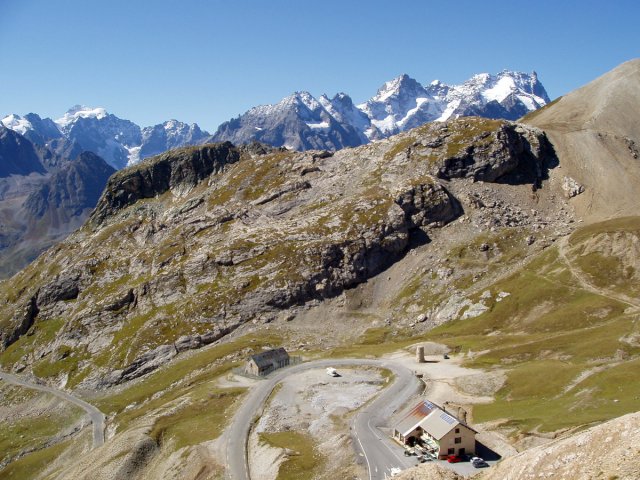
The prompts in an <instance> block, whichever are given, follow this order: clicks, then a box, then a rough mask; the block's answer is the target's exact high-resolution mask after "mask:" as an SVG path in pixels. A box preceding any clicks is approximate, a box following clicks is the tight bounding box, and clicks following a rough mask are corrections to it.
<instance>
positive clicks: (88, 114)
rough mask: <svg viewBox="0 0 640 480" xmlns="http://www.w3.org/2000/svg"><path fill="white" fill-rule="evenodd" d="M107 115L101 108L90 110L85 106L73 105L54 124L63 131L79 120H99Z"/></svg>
mask: <svg viewBox="0 0 640 480" xmlns="http://www.w3.org/2000/svg"><path fill="white" fill-rule="evenodd" d="M107 115H109V113H108V112H107V110H106V109H104V108H102V107H98V108H91V107H87V106H85V105H75V106H73V107H71V108H70V109H69V110H67V112H66V113H65V114H64V115H63V116H62V117H60V118H58V119H57V120H56V121H55V122H56V123H57V124H58V125H59V126H60V128H61V129H65V128H67V127H68V126H69V124H71V123H73V122H75V121H76V120H78V119H79V118H96V119H98V120H101V119H103V118H105V117H106V116H107Z"/></svg>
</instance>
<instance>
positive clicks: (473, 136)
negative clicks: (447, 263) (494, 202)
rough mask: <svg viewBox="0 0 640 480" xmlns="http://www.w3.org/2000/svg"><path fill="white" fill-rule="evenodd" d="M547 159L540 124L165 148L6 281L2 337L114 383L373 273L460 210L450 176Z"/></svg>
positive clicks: (114, 184) (74, 371) (496, 171)
mask: <svg viewBox="0 0 640 480" xmlns="http://www.w3.org/2000/svg"><path fill="white" fill-rule="evenodd" d="M473 152H476V154H475V155H474V154H473ZM553 162H554V158H553V152H552V150H551V149H550V148H548V144H547V142H546V138H545V136H544V134H543V133H542V132H541V131H538V130H536V129H531V128H527V127H523V126H518V125H514V124H510V123H508V122H500V121H487V120H483V119H476V118H469V119H464V120H457V121H452V122H446V123H443V124H430V125H426V126H424V127H421V128H419V129H416V130H412V131H410V132H407V133H405V134H403V135H400V136H398V137H396V138H394V139H393V140H392V141H383V142H378V143H376V144H372V145H368V146H364V147H360V148H357V149H346V150H343V151H340V152H337V153H335V154H331V153H328V152H308V153H295V152H289V151H285V150H281V149H273V148H271V147H266V146H263V145H258V144H253V145H248V146H245V147H240V148H238V147H234V146H233V145H231V144H229V143H222V144H214V145H205V146H203V147H200V148H187V149H180V150H176V151H173V152H169V153H166V154H163V155H161V156H158V157H155V158H153V159H149V160H147V161H144V162H142V163H140V164H139V165H137V166H135V167H132V168H129V169H125V170H122V171H120V172H118V173H117V174H115V175H114V176H113V177H111V179H110V180H109V183H108V186H107V188H106V190H105V193H104V194H103V196H102V197H101V199H100V201H99V202H98V206H97V207H96V209H95V211H94V213H93V214H92V216H91V219H90V221H89V222H88V223H87V224H86V225H85V227H84V228H82V229H81V230H79V231H78V232H76V233H75V234H73V235H72V236H71V237H69V238H68V239H67V240H66V241H65V242H63V243H62V244H60V245H59V246H57V247H55V248H54V249H52V250H50V251H49V252H47V253H46V254H45V255H43V256H42V257H40V258H39V259H38V261H37V262H35V263H34V264H33V265H32V266H31V267H29V268H28V269H26V270H25V271H24V272H22V273H21V274H20V275H18V276H17V277H16V278H15V279H14V280H13V281H12V282H11V283H10V284H4V285H3V290H2V295H3V298H5V299H6V300H7V301H8V302H10V303H11V304H14V305H19V306H20V309H19V310H18V311H17V312H18V313H16V311H15V310H14V309H13V308H12V309H7V308H6V307H5V308H4V309H2V310H0V325H1V328H2V341H3V344H4V345H5V347H8V349H9V350H8V351H11V352H14V353H12V356H15V358H16V365H20V368H24V367H27V366H28V367H29V368H31V367H36V368H37V367H38V365H41V364H43V362H45V363H46V364H47V365H58V367H56V368H59V369H60V370H59V374H60V375H62V374H65V375H66V374H68V375H69V378H70V381H71V383H72V384H75V383H78V382H83V384H84V385H85V386H92V387H97V386H105V385H111V384H114V383H120V382H122V381H126V380H128V379H131V378H134V377H136V376H139V375H141V374H144V373H145V372H148V371H149V370H151V369H153V368H155V366H158V365H160V364H162V362H164V361H166V360H167V359H170V358H172V357H173V356H174V355H175V354H177V352H178V351H181V350H183V349H185V348H197V347H199V346H201V345H203V344H206V343H210V342H211V341H214V340H216V339H218V338H220V337H222V336H224V335H225V334H227V333H229V332H231V331H233V330H234V329H235V328H237V327H238V326H240V325H243V324H244V323H246V322H249V321H252V322H257V323H261V322H270V321H272V320H273V319H275V318H277V317H278V316H279V315H281V314H284V312H285V311H286V310H285V309H291V308H293V309H295V308H299V307H302V306H304V305H305V304H309V303H310V302H316V301H319V300H322V299H325V298H331V297H335V296H336V295H339V294H340V293H341V292H343V291H344V290H345V289H349V288H351V287H354V286H356V285H358V284H360V283H362V282H364V281H366V280H367V279H369V278H371V277H372V276H374V275H376V274H378V273H380V272H381V271H383V270H384V269H386V268H388V267H389V266H390V265H392V264H393V263H394V262H396V261H398V260H399V259H401V258H403V257H404V255H406V253H407V252H408V251H410V250H411V249H412V248H414V247H415V246H417V245H422V244H424V243H426V242H428V241H429V236H430V234H431V232H433V231H434V230H437V229H438V228H441V227H442V226H443V225H446V224H448V223H449V222H452V221H453V220H455V219H456V218H458V217H459V216H460V215H461V214H462V213H463V208H462V206H461V203H460V200H459V199H458V198H456V194H455V193H454V191H455V190H457V189H458V187H457V186H456V185H457V183H456V182H461V183H460V184H461V185H462V184H464V185H468V184H469V185H473V184H474V183H473V182H474V181H475V180H483V181H484V182H491V181H502V180H503V179H509V181H510V182H512V183H523V184H528V183H531V184H532V185H534V184H537V183H538V182H539V181H540V180H541V179H543V178H545V175H546V169H547V168H548V167H549V166H552V165H553V164H554V163H553ZM520 171H523V172H533V173H532V176H529V175H523V176H520V175H518V172H520ZM469 182H471V183H469ZM465 188H466V187H465ZM470 188H472V187H470ZM5 305H8V303H5ZM29 306H32V308H29ZM54 319H64V320H62V321H60V323H57V324H56V323H55V322H54V323H51V324H50V325H54V324H55V325H57V327H58V330H57V331H56V335H55V339H54V340H50V341H43V342H35V343H33V342H28V345H29V346H27V343H25V341H24V340H23V339H24V338H25V337H23V336H21V335H23V334H24V332H25V330H26V331H32V329H34V330H35V331H36V332H37V331H38V325H41V324H43V322H47V321H48V320H54ZM36 335H37V333H36ZM36 345H37V346H36ZM60 349H63V350H64V351H67V352H68V351H71V352H73V353H71V356H70V357H67V358H71V359H76V360H77V361H72V362H67V363H65V362H62V363H57V362H58V360H56V354H55V352H56V351H58V350H60ZM12 358H13V357H12ZM54 369H55V368H54Z"/></svg>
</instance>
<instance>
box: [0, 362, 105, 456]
mask: <svg viewBox="0 0 640 480" xmlns="http://www.w3.org/2000/svg"><path fill="white" fill-rule="evenodd" d="M0 379H2V380H4V381H5V382H7V383H10V384H12V385H17V386H19V387H25V388H30V389H32V390H38V391H40V392H46V393H50V394H51V395H55V396H56V397H58V398H61V399H62V400H65V401H67V402H69V403H73V404H74V405H76V406H78V407H80V408H82V409H83V410H84V411H85V412H87V415H89V419H90V420H91V423H92V424H93V448H97V447H99V446H101V445H102V444H104V421H105V416H104V414H103V413H102V412H101V411H100V410H98V409H97V408H96V407H94V406H93V405H91V404H90V403H87V402H85V401H84V400H81V399H79V398H78V397H74V396H73V395H71V394H70V393H67V392H65V391H64V390H59V389H57V388H53V387H48V386H46V385H38V384H37V383H33V382H30V381H28V380H25V379H24V378H21V377H18V376H17V375H12V374H10V373H5V372H0Z"/></svg>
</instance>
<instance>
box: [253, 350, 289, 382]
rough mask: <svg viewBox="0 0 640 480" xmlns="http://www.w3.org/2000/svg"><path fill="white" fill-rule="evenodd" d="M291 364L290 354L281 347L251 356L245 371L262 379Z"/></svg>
mask: <svg viewBox="0 0 640 480" xmlns="http://www.w3.org/2000/svg"><path fill="white" fill-rule="evenodd" d="M289 362H290V358H289V354H288V353H287V351H286V350H285V349H284V348H282V347H280V348H276V349H273V350H266V351H264V352H261V353H257V354H255V355H251V357H250V358H249V360H248V361H247V364H246V365H245V367H244V371H245V372H246V373H249V374H251V375H255V376H257V377H262V376H264V375H268V374H270V373H271V372H273V371H274V370H277V369H279V368H282V367H286V366H287V365H289Z"/></svg>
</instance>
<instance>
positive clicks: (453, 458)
mask: <svg viewBox="0 0 640 480" xmlns="http://www.w3.org/2000/svg"><path fill="white" fill-rule="evenodd" d="M461 461H462V459H461V458H460V457H459V456H457V455H449V456H448V457H447V462H449V463H458V462H461Z"/></svg>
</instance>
